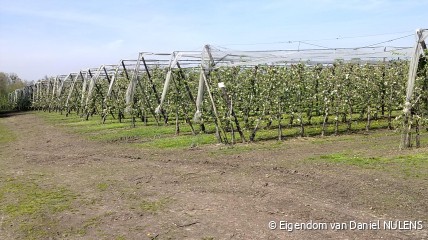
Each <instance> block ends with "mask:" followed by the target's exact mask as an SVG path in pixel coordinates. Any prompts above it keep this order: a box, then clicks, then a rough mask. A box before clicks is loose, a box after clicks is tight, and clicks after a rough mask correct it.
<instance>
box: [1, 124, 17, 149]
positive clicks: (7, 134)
mask: <svg viewBox="0 0 428 240" xmlns="http://www.w3.org/2000/svg"><path fill="white" fill-rule="evenodd" d="M15 140H16V136H15V134H14V133H13V132H12V131H10V130H9V129H7V128H6V126H4V125H2V124H1V122H0V144H1V143H8V142H13V141H15Z"/></svg>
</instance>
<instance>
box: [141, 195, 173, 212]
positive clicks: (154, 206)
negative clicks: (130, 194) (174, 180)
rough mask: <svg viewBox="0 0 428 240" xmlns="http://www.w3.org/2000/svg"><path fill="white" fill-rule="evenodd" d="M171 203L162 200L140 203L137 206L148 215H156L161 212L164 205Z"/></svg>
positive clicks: (167, 200)
mask: <svg viewBox="0 0 428 240" xmlns="http://www.w3.org/2000/svg"><path fill="white" fill-rule="evenodd" d="M170 201H171V199H169V198H162V199H160V200H156V201H146V200H144V201H142V202H141V203H140V205H139V208H140V209H141V210H142V211H144V212H148V213H157V212H159V211H161V210H163V209H164V208H165V207H166V205H167V204H168V203H169V202H170Z"/></svg>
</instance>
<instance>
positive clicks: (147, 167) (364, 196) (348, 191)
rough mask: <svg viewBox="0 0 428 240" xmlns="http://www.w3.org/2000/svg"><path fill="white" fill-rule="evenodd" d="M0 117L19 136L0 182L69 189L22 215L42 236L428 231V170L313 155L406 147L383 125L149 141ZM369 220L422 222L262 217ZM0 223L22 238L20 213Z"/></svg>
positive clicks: (5, 233) (1, 231) (330, 235)
mask: <svg viewBox="0 0 428 240" xmlns="http://www.w3.org/2000/svg"><path fill="white" fill-rule="evenodd" d="M0 123H1V124H3V125H5V126H7V128H8V129H10V130H11V131H13V133H14V134H15V135H16V140H15V141H13V142H9V143H6V144H2V145H0V165H1V167H2V169H1V170H0V174H1V177H2V178H0V180H2V181H5V179H6V178H11V177H12V178H20V177H21V178H25V179H30V180H31V181H34V182H35V183H37V184H38V185H40V186H41V187H43V188H57V187H64V188H66V189H69V190H70V191H71V192H73V193H75V194H76V196H75V198H74V199H73V201H72V205H71V207H70V208H69V209H67V210H65V211H61V212H57V213H54V214H50V215H49V216H43V217H40V218H39V217H37V218H33V219H29V220H27V221H28V222H27V224H35V222H39V223H40V222H42V223H44V222H46V224H45V225H46V226H44V227H43V230H44V231H43V235H41V239H382V238H383V239H428V201H427V199H428V190H427V186H428V184H427V183H428V179H425V178H404V177H402V176H401V175H397V174H396V173H397V172H398V173H399V172H400V171H399V169H398V170H397V172H394V171H392V172H391V171H383V170H382V169H379V168H363V167H359V166H353V165H348V164H339V163H332V162H326V161H318V160H311V159H316V158H317V157H319V156H322V155H328V154H333V153H338V152H343V151H345V150H349V151H352V153H361V154H365V155H367V156H374V157H390V156H398V155H402V154H408V153H409V151H404V153H403V151H398V150H396V149H397V143H398V137H399V136H398V135H397V134H390V132H389V131H386V130H380V131H376V132H374V133H371V134H368V135H366V134H354V135H346V136H337V137H325V138H296V139H288V140H286V141H284V142H282V143H280V144H279V143H276V142H262V143H256V144H248V145H239V146H237V147H236V148H234V149H231V148H226V147H225V146H221V145H209V146H202V147H198V148H192V149H173V150H153V149H137V148H135V147H132V146H129V144H126V143H120V142H119V143H117V142H116V143H100V142H95V141H89V140H86V138H85V137H84V136H82V135H77V134H74V133H71V132H70V131H67V130H66V129H64V128H62V127H59V126H54V125H52V124H48V123H46V122H45V121H44V120H43V119H42V118H41V117H39V116H37V115H35V114H32V113H25V114H9V116H7V117H3V118H0ZM411 153H412V154H414V153H418V154H427V153H428V150H427V149H426V148H422V149H418V150H412V151H411ZM397 168H399V166H397ZM0 214H2V213H0ZM377 220H380V221H383V220H400V221H404V220H411V221H414V220H419V221H423V229H422V230H349V229H348V230H340V231H335V230H332V229H331V228H330V226H329V227H328V228H329V229H327V230H295V231H293V232H289V231H287V230H280V229H279V226H277V227H278V228H277V229H276V230H271V229H270V228H269V225H268V224H269V222H270V221H275V222H276V223H277V224H279V221H287V222H289V223H307V222H316V223H332V222H339V223H342V222H343V223H349V221H356V222H370V221H372V222H374V221H377ZM381 223H382V222H381ZM0 224H1V226H0V227H1V228H0V239H21V238H22V239H25V238H27V237H28V236H26V235H25V234H23V233H22V232H20V229H22V228H19V226H20V225H22V224H23V223H22V219H21V220H19V219H18V218H17V219H14V218H10V217H9V216H7V215H5V214H2V215H1V222H0Z"/></svg>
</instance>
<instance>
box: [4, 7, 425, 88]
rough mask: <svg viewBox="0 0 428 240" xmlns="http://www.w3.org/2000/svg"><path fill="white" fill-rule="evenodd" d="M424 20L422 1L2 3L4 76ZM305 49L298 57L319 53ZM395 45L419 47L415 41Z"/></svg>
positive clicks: (346, 34) (350, 34)
mask: <svg viewBox="0 0 428 240" xmlns="http://www.w3.org/2000/svg"><path fill="white" fill-rule="evenodd" d="M427 11H428V1H421V0H418V1H414V0H407V1H405V0H403V1H398V0H395V1H394V0H365V1H364V0H349V1H346V0H318V1H315V0H313V1H311V0H299V1H297V0H294V1H278V0H268V1H261V0H258V1H255V0H247V1H242V0H236V1H234V0H228V1H227V0H217V1H207V0H206V1H195V0H187V1H185V0H183V1H179V0H175V1H173V0H171V1H164V0H157V1H155V0H152V1H148V0H141V1H127V0H122V1H117V0H116V1H110V0H105V1H90V0H86V1H83V0H74V1H66V0H56V1H53V0H51V1H48V0H38V1H34V0H33V1H31V0H26V1H24V0H14V1H10V0H0V32H1V35H0V71H3V72H8V73H11V72H14V73H17V74H18V75H19V76H20V77H21V78H23V79H26V80H38V79H40V78H42V77H43V76H44V75H48V76H54V75H57V74H66V73H69V72H74V71H78V70H79V69H84V68H88V67H98V66H99V65H101V64H111V63H117V62H118V61H119V60H120V59H135V58H137V56H138V52H140V51H148V52H172V51H174V50H198V49H201V48H202V46H203V45H204V44H208V43H209V44H213V45H218V46H224V47H227V48H232V49H239V50H254V49H296V48H297V46H298V42H296V41H304V42H305V43H308V44H315V45H320V46H326V47H356V46H366V45H370V44H374V43H378V42H381V41H386V40H390V39H394V38H398V37H402V36H406V35H410V34H413V33H414V31H415V29H417V28H427V27H428V15H427V14H426V13H427ZM422 24H424V26H422ZM363 36H366V37H363ZM336 38H340V39H336ZM288 41H293V42H291V43H288ZM305 43H301V44H300V48H304V47H307V48H313V47H314V46H311V45H308V44H305ZM388 44H389V45H393V46H412V45H413V44H414V37H413V36H410V37H406V38H403V39H400V40H396V41H393V42H391V43H388Z"/></svg>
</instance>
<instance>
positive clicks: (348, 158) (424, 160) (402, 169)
mask: <svg viewBox="0 0 428 240" xmlns="http://www.w3.org/2000/svg"><path fill="white" fill-rule="evenodd" d="M309 160H310V161H324V162H330V163H337V164H346V165H352V166H357V167H360V168H365V169H376V170H382V171H384V172H388V173H391V174H393V175H395V176H398V177H403V178H406V179H407V178H413V179H423V180H428V155H426V154H422V153H420V154H407V155H400V156H393V157H367V156H362V155H353V154H349V153H333V154H328V155H321V156H319V157H311V158H310V159H309Z"/></svg>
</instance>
